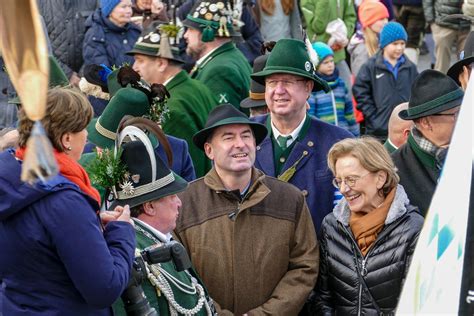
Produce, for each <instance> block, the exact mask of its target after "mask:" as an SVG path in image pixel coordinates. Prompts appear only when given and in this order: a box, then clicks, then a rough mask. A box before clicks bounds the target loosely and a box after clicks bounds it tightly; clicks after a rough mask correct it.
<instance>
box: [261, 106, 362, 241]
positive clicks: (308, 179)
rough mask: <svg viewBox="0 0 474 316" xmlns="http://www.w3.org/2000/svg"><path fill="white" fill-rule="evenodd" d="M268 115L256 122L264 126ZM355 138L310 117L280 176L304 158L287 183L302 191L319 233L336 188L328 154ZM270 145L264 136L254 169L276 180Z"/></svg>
mask: <svg viewBox="0 0 474 316" xmlns="http://www.w3.org/2000/svg"><path fill="white" fill-rule="evenodd" d="M267 117H268V115H262V116H257V117H256V118H254V120H255V121H257V122H259V123H263V124H265V123H266V120H267ZM352 137H354V136H353V135H352V134H351V133H349V132H348V131H346V130H345V129H343V128H340V127H337V126H334V125H331V124H328V123H325V122H323V121H321V120H319V119H317V118H314V117H311V126H310V127H309V130H308V132H307V134H306V136H305V137H304V139H303V140H302V141H298V140H296V144H295V145H294V146H293V149H292V150H291V153H290V155H289V156H288V159H287V160H286V162H285V164H284V165H283V168H282V170H281V173H283V172H284V171H285V170H287V169H288V168H290V167H291V166H292V165H293V164H294V163H295V162H296V161H297V160H298V159H299V158H301V157H303V158H302V159H301V161H300V162H299V163H298V165H297V167H296V172H295V174H294V175H293V177H292V178H291V179H290V181H289V183H291V184H293V185H295V186H296V187H297V188H298V189H300V190H302V191H303V193H304V195H305V196H306V202H307V203H308V207H309V210H310V212H311V217H312V218H313V223H314V227H315V229H316V232H317V233H318V234H319V230H320V227H321V223H322V221H323V219H324V217H325V216H326V215H327V214H329V213H331V211H332V209H333V207H334V204H333V203H334V197H335V191H336V189H335V188H334V186H333V185H332V179H333V175H332V173H331V170H329V168H328V163H327V155H328V152H329V149H330V148H331V146H332V145H334V143H336V142H338V141H340V140H342V139H345V138H352ZM273 156H274V155H273V145H272V140H271V139H270V136H267V137H266V138H265V139H264V140H263V141H262V143H261V144H260V145H259V146H257V157H256V159H255V167H256V168H258V169H260V170H262V171H263V172H264V173H265V174H266V175H269V176H272V177H275V176H276V175H275V164H274V162H273Z"/></svg>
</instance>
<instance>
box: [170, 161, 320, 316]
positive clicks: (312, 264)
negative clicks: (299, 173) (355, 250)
mask: <svg viewBox="0 0 474 316" xmlns="http://www.w3.org/2000/svg"><path fill="white" fill-rule="evenodd" d="M178 196H179V197H180V198H181V200H182V203H183V207H182V208H181V211H180V216H179V218H178V222H177V226H176V229H175V232H176V235H177V236H178V237H179V239H180V240H181V241H182V242H183V244H184V245H185V247H186V248H187V249H188V253H189V254H190V256H191V261H192V262H193V264H194V266H195V267H196V270H197V272H198V274H199V275H200V276H201V278H202V280H203V282H204V284H206V286H207V289H208V290H209V294H210V296H211V297H212V298H213V299H214V302H216V303H217V304H216V306H217V307H218V313H219V315H233V314H235V315H242V314H244V313H248V314H250V315H263V314H268V315H277V314H278V315H297V314H298V312H299V311H300V309H301V308H302V307H303V304H304V302H305V300H306V298H307V296H308V294H309V293H310V291H311V289H312V288H313V287H314V284H315V282H316V278H317V274H318V265H319V253H318V244H317V240H316V235H315V232H314V229H313V224H312V222H311V218H310V215H309V212H308V207H307V205H306V203H305V200H304V197H303V195H302V194H301V192H300V191H299V190H298V189H296V188H295V187H293V186H292V185H289V184H286V183H284V182H281V181H279V180H277V179H274V178H272V177H268V176H265V175H264V174H263V173H262V172H261V171H259V170H257V169H255V168H253V169H252V180H251V184H250V188H249V189H248V191H247V193H246V194H245V196H244V197H243V198H242V199H241V198H240V194H239V193H236V192H233V191H227V190H226V189H225V187H224V185H223V184H222V182H221V180H220V178H219V176H218V175H217V172H216V171H215V169H211V171H209V173H208V174H207V175H206V176H205V177H203V178H200V179H198V180H196V181H194V182H192V183H191V184H190V185H189V187H188V189H187V190H186V191H184V192H183V193H180V194H178Z"/></svg>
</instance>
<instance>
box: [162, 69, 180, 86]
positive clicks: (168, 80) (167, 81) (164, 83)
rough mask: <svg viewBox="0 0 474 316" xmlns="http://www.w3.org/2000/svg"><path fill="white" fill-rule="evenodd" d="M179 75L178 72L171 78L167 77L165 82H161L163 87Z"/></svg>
mask: <svg viewBox="0 0 474 316" xmlns="http://www.w3.org/2000/svg"><path fill="white" fill-rule="evenodd" d="M177 74H179V72H177V73H176V74H174V75H173V76H171V77H169V78H168V79H166V81H165V82H163V85H164V86H166V85H167V84H168V83H170V81H171V80H173V78H174V77H176V75H177Z"/></svg>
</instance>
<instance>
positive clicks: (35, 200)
mask: <svg viewBox="0 0 474 316" xmlns="http://www.w3.org/2000/svg"><path fill="white" fill-rule="evenodd" d="M13 155H14V153H13V151H4V152H3V153H1V154H0V165H1V166H2V168H0V196H1V197H2V198H1V202H0V236H2V238H0V249H2V250H1V253H2V254H1V256H0V283H1V286H0V314H2V315H81V316H83V315H94V316H95V315H111V308H110V306H111V305H112V303H113V302H114V301H115V300H116V299H117V298H118V297H120V294H121V293H122V291H123V290H124V289H125V288H126V286H127V283H128V279H129V273H130V269H131V267H132V260H133V257H134V249H135V234H134V230H133V227H132V225H130V224H128V223H125V222H118V221H113V222H110V223H109V224H107V225H106V226H105V229H104V230H102V228H101V225H100V223H99V221H100V220H99V219H98V216H97V214H96V210H97V209H98V207H99V206H98V204H97V202H95V201H93V200H92V199H91V198H89V197H88V196H86V195H85V194H83V193H82V192H81V191H80V190H79V188H78V187H77V185H75V184H73V183H72V182H70V181H69V180H67V179H66V178H65V177H63V176H62V175H58V176H55V177H53V178H52V179H51V180H49V181H47V182H39V183H37V184H36V185H34V186H31V185H29V184H27V183H25V182H22V181H21V180H20V173H21V162H19V161H17V160H16V159H15V157H14V156H13Z"/></svg>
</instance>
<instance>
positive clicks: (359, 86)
mask: <svg viewBox="0 0 474 316" xmlns="http://www.w3.org/2000/svg"><path fill="white" fill-rule="evenodd" d="M404 58H405V62H404V63H403V64H402V65H401V66H400V68H399V70H398V76H397V79H395V76H394V75H393V73H392V72H391V71H390V70H389V69H388V68H387V66H386V65H385V64H384V58H383V53H382V51H381V50H380V51H378V52H377V54H375V55H374V56H372V57H371V58H369V60H368V61H367V62H366V63H365V64H364V65H363V66H362V68H361V69H360V71H359V74H358V75H357V78H356V80H355V82H354V85H353V86H352V92H353V94H354V97H355V99H356V101H357V109H358V110H359V111H361V112H362V113H363V114H364V118H365V127H366V133H367V134H369V135H373V136H377V137H380V138H386V137H387V135H388V120H389V119H390V114H392V110H393V108H394V107H396V106H397V105H399V104H400V103H402V102H407V101H408V99H409V98H410V92H411V86H412V83H413V81H414V80H415V77H416V76H417V75H418V70H417V69H416V65H415V64H413V63H412V62H411V61H410V60H409V59H408V58H407V57H406V56H405V57H404Z"/></svg>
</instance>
